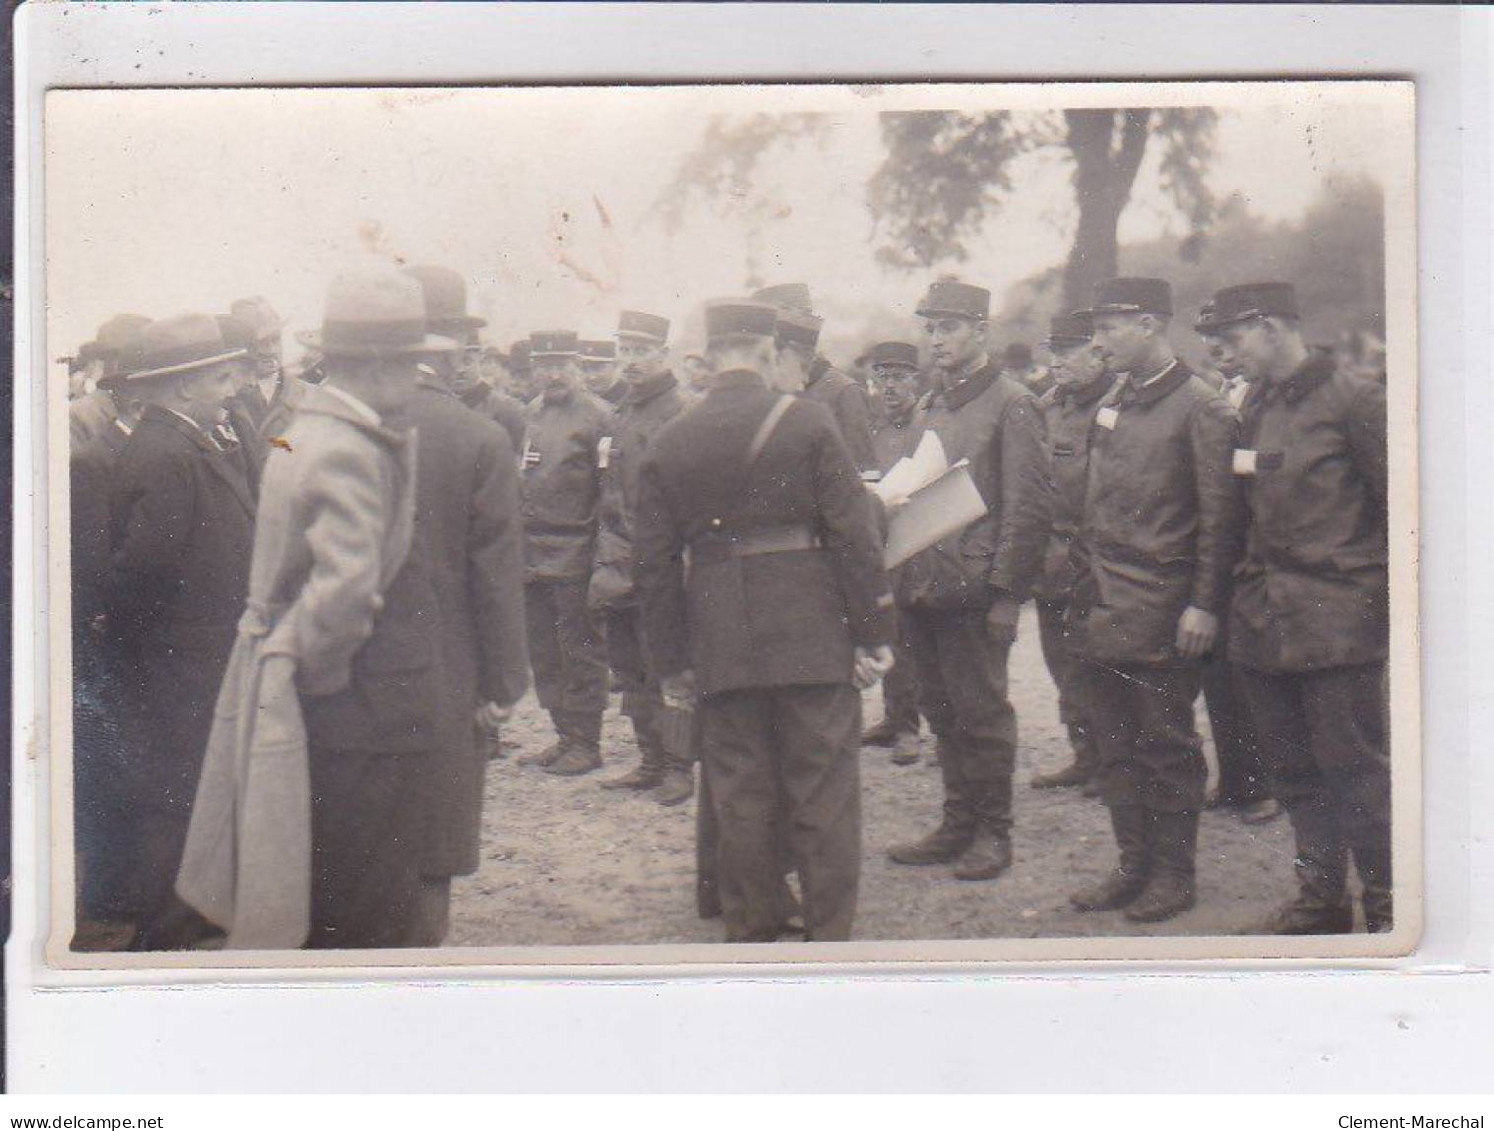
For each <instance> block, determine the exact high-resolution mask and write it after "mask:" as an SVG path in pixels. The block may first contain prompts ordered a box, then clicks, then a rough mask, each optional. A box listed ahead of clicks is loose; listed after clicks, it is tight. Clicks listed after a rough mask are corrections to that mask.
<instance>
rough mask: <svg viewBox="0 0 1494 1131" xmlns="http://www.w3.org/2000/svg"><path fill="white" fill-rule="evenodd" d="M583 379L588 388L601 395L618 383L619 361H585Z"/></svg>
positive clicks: (582, 366)
mask: <svg viewBox="0 0 1494 1131" xmlns="http://www.w3.org/2000/svg"><path fill="white" fill-rule="evenodd" d="M581 379H582V380H583V381H584V382H585V384H586V388H587V389H588V390H589V391H591V392H593V393H595V394H597V395H598V396H600V395H601V394H602V393H605V392H606V391H607V390H608V389H610V388H612V386H613V385H615V384H617V362H615V361H583V362H582V363H581Z"/></svg>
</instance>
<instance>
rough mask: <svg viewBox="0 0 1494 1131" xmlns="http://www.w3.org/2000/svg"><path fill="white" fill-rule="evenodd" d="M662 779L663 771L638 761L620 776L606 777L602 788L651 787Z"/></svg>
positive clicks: (636, 788) (643, 788) (639, 788)
mask: <svg viewBox="0 0 1494 1131" xmlns="http://www.w3.org/2000/svg"><path fill="white" fill-rule="evenodd" d="M663 780H664V772H663V771H662V770H656V769H654V768H653V767H652V766H650V765H649V764H648V763H647V762H639V763H638V765H636V766H634V767H633V768H632V769H631V770H629V771H628V772H627V773H625V774H623V776H622V777H620V778H608V779H607V780H606V781H604V782H602V788H603V789H632V790H640V791H641V790H645V789H653V788H654V787H655V786H657V785H658V784H659V783H660V782H661V781H663Z"/></svg>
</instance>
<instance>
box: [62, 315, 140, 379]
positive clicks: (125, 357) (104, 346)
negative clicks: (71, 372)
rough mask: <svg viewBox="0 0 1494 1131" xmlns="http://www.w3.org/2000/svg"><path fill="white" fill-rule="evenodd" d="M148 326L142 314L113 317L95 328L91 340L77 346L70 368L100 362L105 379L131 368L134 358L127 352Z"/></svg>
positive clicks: (136, 342)
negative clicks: (95, 331) (96, 330)
mask: <svg viewBox="0 0 1494 1131" xmlns="http://www.w3.org/2000/svg"><path fill="white" fill-rule="evenodd" d="M149 325H150V319H149V318H147V317H145V315H143V314H116V315H115V316H114V317H113V318H111V319H109V320H108V321H107V322H105V323H104V324H103V325H102V326H100V327H99V328H98V332H97V333H96V334H94V336H93V341H91V342H84V343H83V345H82V346H80V347H79V349H78V356H77V357H75V358H73V359H71V362H72V368H76V367H81V366H84V365H87V364H88V363H89V362H91V361H102V362H103V363H104V374H103V375H104V376H105V377H115V376H118V375H119V374H120V373H121V372H122V371H124V370H126V369H131V368H134V362H135V360H136V359H135V358H134V357H132V356H131V351H132V350H134V349H135V348H136V346H137V345H138V344H139V342H140V331H141V330H143V329H145V328H146V327H147V326H149Z"/></svg>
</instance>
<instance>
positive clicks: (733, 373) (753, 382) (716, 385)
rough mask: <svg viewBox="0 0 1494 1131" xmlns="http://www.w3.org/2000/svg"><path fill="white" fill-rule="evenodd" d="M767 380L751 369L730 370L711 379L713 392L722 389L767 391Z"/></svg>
mask: <svg viewBox="0 0 1494 1131" xmlns="http://www.w3.org/2000/svg"><path fill="white" fill-rule="evenodd" d="M767 387H768V382H767V380H766V379H765V378H764V377H763V375H762V374H761V373H755V372H753V371H752V370H751V369H728V370H726V371H725V372H723V373H718V374H716V375H715V376H714V377H712V378H711V392H713V393H715V392H719V391H720V390H722V389H766V388H767Z"/></svg>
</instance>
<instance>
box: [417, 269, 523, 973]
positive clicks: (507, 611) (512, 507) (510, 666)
mask: <svg viewBox="0 0 1494 1131" xmlns="http://www.w3.org/2000/svg"><path fill="white" fill-rule="evenodd" d="M406 273H407V274H409V275H412V276H414V277H415V278H416V279H417V280H418V281H419V282H420V283H421V285H422V290H423V293H424V295H425V301H426V314H427V329H428V330H430V331H431V332H433V333H441V334H443V337H446V338H449V339H451V340H455V341H458V342H459V343H461V344H463V345H466V344H467V343H468V342H470V338H468V337H467V335H469V334H471V333H472V332H474V331H475V329H476V327H475V326H474V325H472V323H473V321H474V320H472V319H467V318H466V317H465V314H464V313H463V312H461V311H460V308H458V307H456V305H455V304H454V303H450V302H448V300H449V299H450V298H451V296H452V295H454V294H456V293H458V292H457V287H456V286H453V285H452V283H453V280H454V281H455V283H456V284H458V285H459V284H461V277H460V276H458V275H456V274H455V272H449V271H447V270H446V269H445V268H440V267H416V268H410V269H408V270H407V272H406ZM475 321H478V322H480V321H481V320H480V319H478V320H475ZM420 368H421V371H422V372H421V375H420V380H419V387H418V388H417V389H416V392H415V396H414V399H413V400H412V401H411V402H410V408H409V412H408V414H407V418H408V420H409V422H410V423H411V424H413V425H414V427H415V431H416V435H417V437H418V451H417V458H416V476H415V539H416V541H418V542H420V543H421V544H422V545H424V546H425V547H426V548H427V550H428V551H429V554H430V562H431V581H432V584H433V586H434V589H435V596H436V608H437V610H438V611H439V613H440V634H439V645H440V652H439V658H440V665H441V684H440V691H439V698H438V700H437V707H438V712H437V720H436V736H435V743H434V746H433V749H432V756H431V759H430V764H429V766H428V767H426V769H425V772H424V774H423V775H422V782H421V785H422V789H423V794H424V799H425V804H424V813H423V821H422V825H423V828H422V836H423V839H424V842H425V849H424V855H423V857H422V860H421V910H420V917H419V922H418V924H417V927H416V942H417V944H418V945H422V946H440V945H441V942H442V941H443V940H444V939H445V937H446V933H447V929H448V924H449V919H450V905H451V878H452V877H453V876H465V875H470V874H471V873H473V872H475V871H476V870H477V865H478V859H479V857H478V847H479V841H480V839H481V833H482V804H483V779H484V777H485V771H486V769H487V761H488V759H487V756H486V749H485V746H486V744H484V748H480V747H479V743H478V741H477V738H478V731H479V729H480V730H481V732H482V735H483V737H484V738H487V737H489V736H491V735H494V734H496V733H497V731H498V728H499V727H500V726H501V724H502V723H503V721H504V720H505V719H506V718H507V717H508V714H509V711H510V710H511V708H512V707H513V705H514V703H516V702H518V700H519V697H520V696H521V695H523V694H524V689H525V688H526V687H527V686H528V684H529V659H528V654H527V652H526V647H525V635H524V548H523V547H524V539H523V521H522V518H521V517H520V514H519V473H518V470H517V462H516V456H515V449H514V447H513V445H512V444H511V443H510V442H509V437H508V433H507V432H505V431H504V430H503V429H502V428H501V427H499V426H498V424H496V423H495V422H494V421H493V420H492V419H491V418H489V417H486V416H484V415H482V414H480V413H478V412H475V411H473V410H472V409H470V408H467V407H465V406H464V405H463V404H462V403H461V401H460V400H459V399H458V396H457V393H456V385H457V383H458V381H459V380H461V379H463V378H464V377H465V376H466V375H468V374H470V371H471V366H470V361H469V356H464V355H463V354H462V353H461V352H460V351H457V350H451V349H441V350H435V351H432V352H430V353H428V354H426V355H424V357H423V359H422V364H421V366H420ZM459 375H460V376H459Z"/></svg>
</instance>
